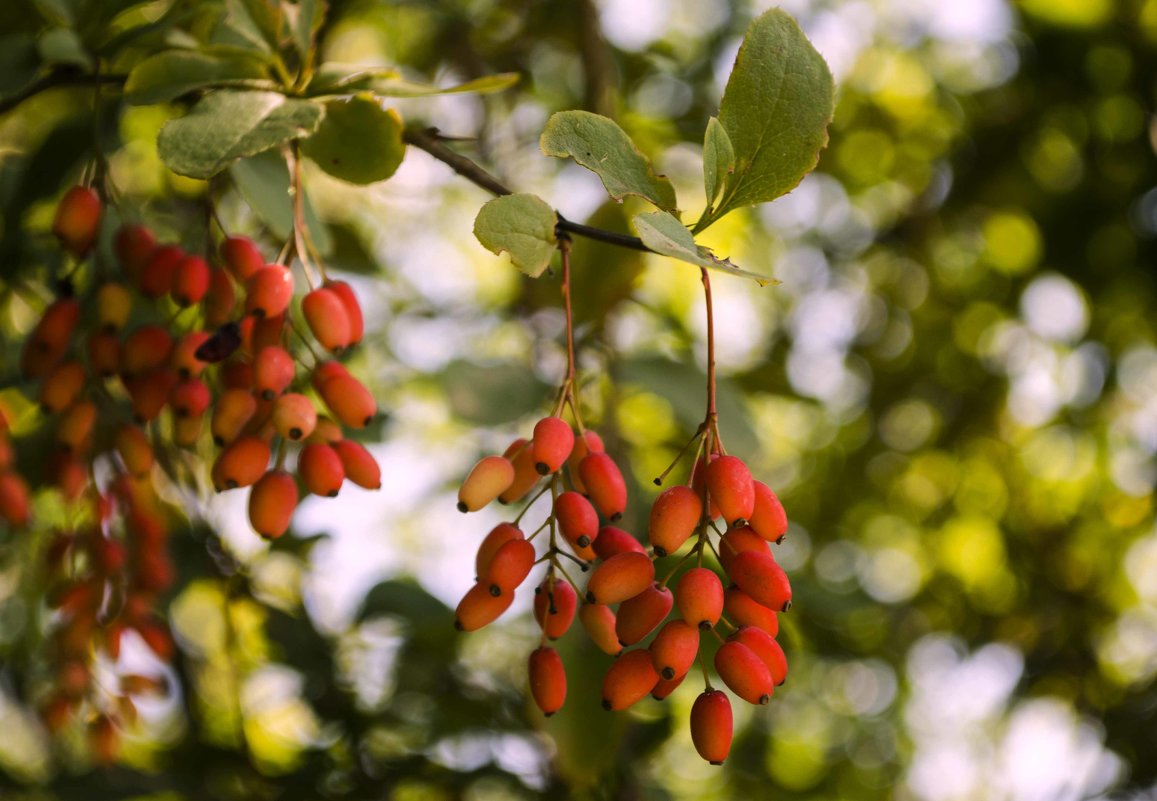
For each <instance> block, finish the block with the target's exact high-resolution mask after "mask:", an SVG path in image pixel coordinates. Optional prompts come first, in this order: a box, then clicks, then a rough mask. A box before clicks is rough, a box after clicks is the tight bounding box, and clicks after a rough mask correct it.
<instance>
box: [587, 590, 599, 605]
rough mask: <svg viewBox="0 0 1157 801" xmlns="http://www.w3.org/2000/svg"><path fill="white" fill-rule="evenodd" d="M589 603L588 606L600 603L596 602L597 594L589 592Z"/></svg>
mask: <svg viewBox="0 0 1157 801" xmlns="http://www.w3.org/2000/svg"><path fill="white" fill-rule="evenodd" d="M587 603H588V604H594V603H598V601H596V600H595V594H594V593H593V592H587Z"/></svg>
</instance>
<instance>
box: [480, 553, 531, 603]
mask: <svg viewBox="0 0 1157 801" xmlns="http://www.w3.org/2000/svg"><path fill="white" fill-rule="evenodd" d="M535 558H536V555H535V553H534V546H533V545H531V544H530V543H529V542H527V541H526V540H524V539H512V540H510V541H509V542H507V543H505V544H504V545H503V546H502V547H501V548H499V549H498V550H497V551H495V552H494V558H493V559H491V560H490V564H489V565H488V566H487V568H486V572H485V573H484V574H482V575H480V576H479V577H478V580H479V583H483V582H485V583H487V584H489V586H490V594H491V595H500V594H502V593H503V592H514V591H515V590H516V589H517V588H518V585H520V584H522V582H523V581H525V580H526V577H527V576H528V575H530V569H531V568H532V567H534V560H535Z"/></svg>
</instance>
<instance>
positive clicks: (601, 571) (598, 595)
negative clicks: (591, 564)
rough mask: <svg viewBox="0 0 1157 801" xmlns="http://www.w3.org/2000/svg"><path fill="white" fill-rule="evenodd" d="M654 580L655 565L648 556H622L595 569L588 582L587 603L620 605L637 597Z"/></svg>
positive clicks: (613, 557)
mask: <svg viewBox="0 0 1157 801" xmlns="http://www.w3.org/2000/svg"><path fill="white" fill-rule="evenodd" d="M654 580H655V564H654V563H653V562H652V561H651V560H650V558H649V557H648V556H647V555H646V554H642V553H633V552H632V553H620V554H617V555H615V556H612V557H611V558H610V559H608V560H607V561H605V562H603V563H602V564H601V565H599V566H598V567H596V568H595V569H594V572H593V573H591V577H590V581H588V582H587V601H588V602H590V603H599V604H617V603H619V602H620V601H625V600H627V599H628V598H632V597H634V596H636V595H638V594H639V593H640V592H642V591H643V590H645V589H647V588H648V587H649V586H651V582H652V581H654Z"/></svg>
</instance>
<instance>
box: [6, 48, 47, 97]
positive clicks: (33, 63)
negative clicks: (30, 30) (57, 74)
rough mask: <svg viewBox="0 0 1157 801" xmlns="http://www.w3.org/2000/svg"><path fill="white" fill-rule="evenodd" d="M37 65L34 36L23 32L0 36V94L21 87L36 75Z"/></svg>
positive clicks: (38, 53) (38, 65)
mask: <svg viewBox="0 0 1157 801" xmlns="http://www.w3.org/2000/svg"><path fill="white" fill-rule="evenodd" d="M39 67H40V51H39V49H38V48H37V46H36V39H35V38H33V37H32V36H29V35H28V34H24V33H19V34H13V35H11V36H5V37H3V38H0V96H3V95H7V94H12V93H14V92H16V91H17V90H19V89H23V88H24V87H25V86H27V85H28V84H29V83H31V82H32V80H33V79H34V78H35V77H36V72H37V70H38V69H39Z"/></svg>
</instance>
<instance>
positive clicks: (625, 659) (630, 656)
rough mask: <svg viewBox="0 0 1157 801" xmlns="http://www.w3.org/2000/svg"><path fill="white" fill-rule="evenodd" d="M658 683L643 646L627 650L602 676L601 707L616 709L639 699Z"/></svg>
mask: <svg viewBox="0 0 1157 801" xmlns="http://www.w3.org/2000/svg"><path fill="white" fill-rule="evenodd" d="M658 683H659V674H658V673H656V672H655V667H654V665H652V664H651V654H650V652H649V651H647V650H646V649H645V648H640V649H638V650H635V651H627V652H626V653H624V654H623V655H622V656H620V657H619V658H618V659H616V660H615V661H614V663H613V664H612V665H611V668H610V670H608V671H607V675H606V676H605V677H604V678H603V709H606V710H608V711H618V710H620V709H626V708H627V707H629V706H631V705H632V704H635V703H636V702H638V701H640V700H641V699H642V698H643V697H644V696H646V694H647V693H649V692H651V690H653V689H654V688H655V685H656V684H658Z"/></svg>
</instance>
